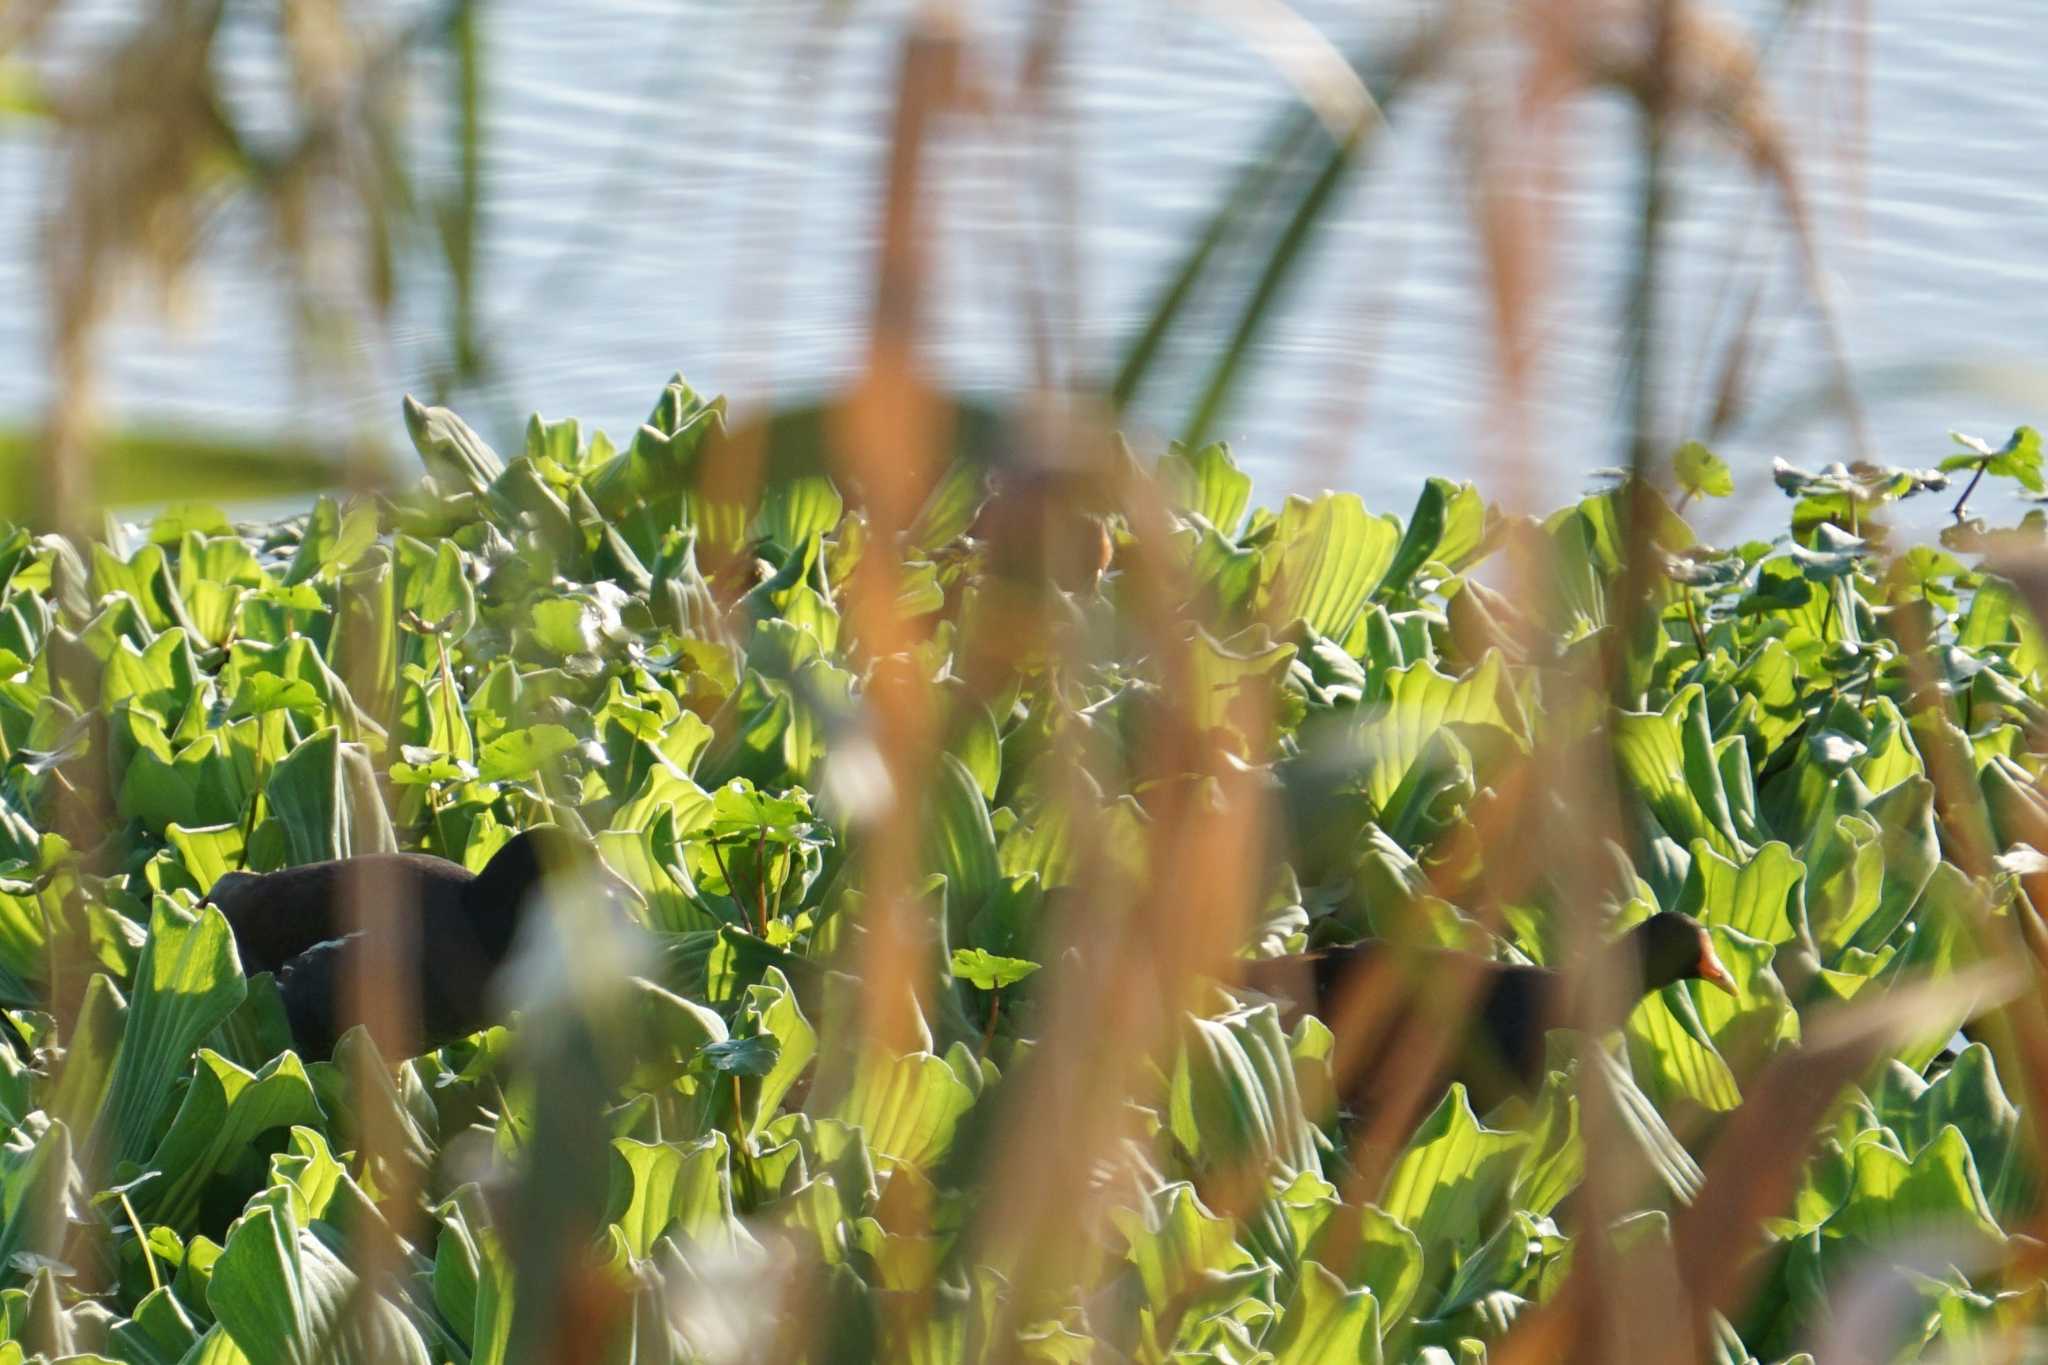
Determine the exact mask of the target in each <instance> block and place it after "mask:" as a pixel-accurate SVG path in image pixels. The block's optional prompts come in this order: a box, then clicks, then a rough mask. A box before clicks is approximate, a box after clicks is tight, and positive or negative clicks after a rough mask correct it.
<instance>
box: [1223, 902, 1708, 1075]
mask: <svg viewBox="0 0 2048 1365" xmlns="http://www.w3.org/2000/svg"><path fill="white" fill-rule="evenodd" d="M1601 951H1602V954H1603V957H1602V960H1600V961H1598V962H1596V963H1593V964H1591V966H1592V969H1593V970H1594V971H1598V972H1604V973H1608V974H1609V975H1608V979H1609V980H1618V981H1623V982H1627V983H1631V984H1633V983H1640V984H1641V988H1642V990H1641V993H1642V994H1643V995H1648V994H1649V993H1650V992H1652V991H1656V990H1662V989H1663V988H1664V987H1666V986H1669V985H1671V984H1673V983H1674V982H1678V981H1707V982H1711V983H1713V984H1714V985H1716V986H1718V987H1720V988H1721V989H1722V990H1724V991H1726V992H1728V993H1729V994H1730V995H1734V994H1736V988H1735V982H1734V979H1733V978H1732V977H1730V976H1729V974H1728V969H1727V967H1725V966H1724V965H1722V962H1721V959H1720V957H1719V956H1718V955H1717V954H1716V953H1715V952H1714V943H1713V939H1712V938H1711V937H1709V935H1708V934H1707V930H1706V927H1705V926H1704V925H1702V924H1701V923H1700V922H1699V921H1698V920H1695V919H1693V918H1692V917H1691V916H1689V915H1680V914H1674V913H1670V912H1666V913H1663V914H1658V915H1652V916H1651V917H1650V918H1648V919H1646V920H1644V921H1643V922H1642V923H1641V924H1638V925H1636V926H1635V927H1634V928H1633V929H1630V930H1629V931H1628V932H1627V933H1625V934H1623V935H1621V937H1620V938H1618V939H1617V940H1615V941H1614V942H1613V943H1610V944H1608V945H1607V946H1606V947H1605V948H1604V949H1602V950H1601ZM1243 965H1244V968H1245V970H1244V974H1243V978H1242V979H1243V981H1244V984H1246V985H1248V986H1249V987H1250V988H1251V989H1252V990H1254V991H1257V992H1258V993H1259V994H1261V995H1265V996H1269V997H1272V998H1274V999H1275V1000H1276V1001H1279V1002H1281V1003H1282V1004H1283V1006H1285V1008H1284V1009H1283V1014H1284V1015H1286V1016H1287V1017H1288V1018H1289V1021H1290V1022H1292V1019H1293V1018H1294V1017H1295V1016H1298V1015H1299V1014H1301V1013H1304V1012H1306V1013H1313V1014H1315V1015H1316V1016H1317V1017H1319V1018H1320V1019H1322V1020H1323V1022H1324V1023H1326V1024H1327V1025H1329V1027H1330V1030H1331V1032H1332V1033H1334V1034H1335V1035H1336V1039H1337V1050H1336V1056H1335V1058H1334V1059H1333V1064H1334V1066H1335V1070H1336V1075H1337V1085H1338V1091H1339V1098H1340V1099H1341V1100H1342V1101H1343V1102H1344V1104H1345V1107H1347V1108H1349V1109H1352V1110H1354V1111H1360V1110H1364V1109H1367V1108H1370V1107H1371V1104H1372V1101H1373V1099H1374V1098H1375V1096H1376V1094H1377V1093H1379V1092H1380V1091H1381V1090H1383V1088H1384V1087H1385V1086H1386V1084H1387V1083H1388V1080H1389V1078H1390V1077H1391V1076H1392V1075H1393V1074H1394V1073H1395V1071H1396V1070H1398V1068H1399V1067H1400V1066H1401V1064H1402V1061H1403V1059H1402V1058H1401V1057H1399V1056H1397V1055H1395V1049H1396V1047H1397V1045H1398V1044H1399V1042H1400V1040H1401V1039H1402V1037H1403V1035H1406V1034H1409V1029H1408V1027H1407V1025H1408V1023H1409V1019H1410V1017H1411V1016H1415V1015H1421V1016H1424V1017H1425V1018H1429V1019H1430V1021H1431V1022H1432V1023H1439V1024H1441V1025H1442V1026H1443V1027H1444V1028H1447V1029H1449V1030H1451V1032H1452V1034H1453V1036H1452V1037H1451V1038H1450V1039H1449V1040H1448V1041H1449V1046H1448V1047H1447V1048H1446V1049H1445V1050H1444V1052H1443V1054H1442V1056H1441V1061H1440V1065H1439V1067H1438V1072H1439V1075H1440V1076H1441V1079H1442V1083H1443V1084H1445V1085H1448V1084H1449V1083H1450V1082H1452V1081H1462V1082H1464V1083H1465V1086H1466V1089H1467V1090H1468V1091H1469V1092H1470V1093H1471V1095H1472V1099H1473V1104H1474V1107H1475V1108H1476V1109H1478V1110H1479V1112H1482V1113H1483V1112H1485V1110H1486V1109H1487V1108H1491V1107H1492V1105H1493V1104H1494V1103H1496V1102H1497V1101H1499V1100H1501V1099H1504V1098H1506V1097H1507V1096H1509V1095H1511V1094H1515V1093H1528V1092H1530V1091H1533V1090H1535V1089H1536V1088H1537V1087H1539V1086H1540V1085H1541V1084H1542V1082H1543V1076H1544V1048H1543V1035H1544V1031H1545V1030H1546V1029H1548V1028H1552V1027H1556V1026H1559V1025H1563V1024H1565V1023H1567V1022H1568V1021H1569V1020H1570V1018H1571V1017H1572V1015H1571V1009H1570V1005H1571V1001H1570V1000H1569V999H1568V998H1567V986H1568V983H1569V981H1570V978H1569V977H1568V976H1567V975H1566V974H1565V973H1563V972H1559V971H1555V970H1553V969H1551V968H1548V967H1531V966H1522V965H1517V964H1513V963H1506V962H1492V961H1489V960H1487V959H1485V958H1481V957H1475V956H1473V955H1472V954H1470V953H1460V952H1454V951H1452V950H1450V949H1444V948H1431V949H1404V948H1401V947H1397V946H1395V945H1393V944H1391V943H1386V942H1382V941H1379V940H1374V939H1367V940H1365V941H1363V942H1360V943H1353V944H1348V945H1345V946H1343V947H1338V948H1327V949H1324V950H1322V951H1320V952H1313V953H1300V954H1296V955H1294V956H1292V957H1277V958H1267V959H1264V960H1262V961H1257V962H1247V963H1245V964H1243ZM1432 1016H1434V1017H1432ZM1410 1041H1411V1042H1412V1038H1411V1040H1410Z"/></svg>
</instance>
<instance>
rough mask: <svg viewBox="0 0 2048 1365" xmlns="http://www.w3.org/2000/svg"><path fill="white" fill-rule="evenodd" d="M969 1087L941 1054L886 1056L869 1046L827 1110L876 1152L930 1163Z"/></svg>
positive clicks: (948, 1136) (967, 1099)
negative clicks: (840, 1094)
mask: <svg viewBox="0 0 2048 1365" xmlns="http://www.w3.org/2000/svg"><path fill="white" fill-rule="evenodd" d="M973 1104H974V1092H973V1091H972V1090H969V1089H968V1088H967V1087H966V1086H965V1085H964V1084H962V1083H961V1081H960V1078H959V1077H957V1076H955V1075H954V1074H953V1068H951V1067H949V1066H947V1065H946V1061H945V1059H944V1058H943V1057H937V1056H934V1055H933V1054H931V1053H929V1052H914V1053H911V1054H909V1055H907V1056H903V1057H888V1056H884V1055H883V1054H881V1053H879V1052H877V1051H875V1050H873V1049H872V1048H870V1049H869V1050H867V1051H865V1052H863V1053H862V1054H861V1056H860V1060H859V1062H858V1063H857V1064H856V1065H855V1067H854V1071H853V1080H852V1084H851V1086H850V1087H849V1088H848V1090H847V1093H846V1094H845V1095H844V1096H843V1097H842V1098H841V1099H840V1100H839V1101H838V1102H837V1103H836V1104H835V1105H833V1106H832V1107H831V1109H830V1111H829V1112H830V1115H831V1117H833V1118H836V1119H838V1120H840V1121H841V1122H843V1123H845V1124H847V1125H848V1126H849V1127H853V1128H858V1129H859V1130H860V1131H861V1132H862V1133H863V1134H865V1135H866V1137H867V1143H868V1146H869V1147H870V1148H871V1149H872V1150H873V1151H874V1152H875V1154H876V1155H878V1156H882V1157H886V1158H888V1159H890V1160H891V1161H896V1162H901V1163H903V1164H905V1165H908V1166H917V1167H923V1166H929V1165H930V1164H931V1163H932V1162H933V1161H934V1160H936V1159H937V1158H938V1157H939V1156H941V1155H942V1154H943V1153H944V1152H945V1150H946V1148H947V1147H948V1146H949V1145H950V1144H951V1143H952V1140H953V1130H954V1128H955V1127H957V1126H958V1125H959V1122H960V1119H961V1116H962V1115H964V1114H965V1113H966V1112H967V1111H968V1109H970V1108H971V1107H973Z"/></svg>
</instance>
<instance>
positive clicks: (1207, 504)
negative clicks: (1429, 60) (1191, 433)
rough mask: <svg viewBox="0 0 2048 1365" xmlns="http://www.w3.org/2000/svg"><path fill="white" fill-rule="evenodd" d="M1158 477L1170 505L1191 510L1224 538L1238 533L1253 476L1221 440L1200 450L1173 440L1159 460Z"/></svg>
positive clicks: (1248, 501)
mask: <svg viewBox="0 0 2048 1365" xmlns="http://www.w3.org/2000/svg"><path fill="white" fill-rule="evenodd" d="M1159 481H1160V483H1161V484H1162V485H1164V487H1165V491H1166V498H1167V501H1168V502H1169V503H1170V504H1171V505H1172V506H1174V507H1176V508H1178V509H1179V510H1181V511H1183V512H1192V513H1193V514H1194V515H1196V516H1198V517H1200V518H1201V519H1202V520H1203V521H1206V522H1208V523H1209V525H1210V526H1212V527H1214V528H1215V529H1216V530H1217V532H1218V533H1219V534H1221V535H1222V536H1224V537H1225V538H1226V539H1228V538H1230V537H1232V536H1234V535H1236V534H1237V528H1238V526H1239V525H1240V524H1241V523H1242V522H1243V521H1244V509H1245V507H1246V506H1247V505H1248V504H1249V503H1250V502H1251V495H1252V476H1251V475H1249V474H1247V473H1245V472H1243V471H1242V470H1240V469H1239V468H1238V467H1237V461H1236V460H1234V459H1232V458H1231V455H1230V447H1229V446H1227V445H1225V444H1224V443H1223V442H1221V441H1216V442H1212V443H1210V444H1209V445H1205V446H1203V447H1201V448H1200V449H1199V450H1189V449H1188V448H1187V447H1186V446H1183V445H1181V444H1180V443H1179V442H1175V443H1174V444H1173V445H1172V446H1171V447H1169V448H1168V450H1167V452H1166V454H1165V455H1164V456H1163V457H1161V459H1160V461H1159Z"/></svg>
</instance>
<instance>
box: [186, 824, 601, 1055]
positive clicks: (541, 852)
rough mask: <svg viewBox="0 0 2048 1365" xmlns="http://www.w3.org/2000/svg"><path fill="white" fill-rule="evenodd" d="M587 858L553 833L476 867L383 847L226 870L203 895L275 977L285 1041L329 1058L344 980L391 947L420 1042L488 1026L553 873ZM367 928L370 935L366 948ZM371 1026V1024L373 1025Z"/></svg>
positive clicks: (252, 958)
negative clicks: (375, 949)
mask: <svg viewBox="0 0 2048 1365" xmlns="http://www.w3.org/2000/svg"><path fill="white" fill-rule="evenodd" d="M581 857H587V853H585V852H584V851H583V850H580V849H578V848H577V847H576V845H575V841H573V840H572V839H570V838H569V836H567V835H564V834H562V833H560V832H559V831H555V830H548V829H539V830H528V831H526V832H525V833H523V834H519V835H517V836H515V837H514V838H513V839H512V840H511V841H510V842H508V843H507V844H506V845H505V846H504V847H503V848H501V849H499V850H498V852H497V853H496V855H494V856H493V857H492V859H491V861H490V862H489V864H487V865H486V866H485V868H484V870H483V871H482V872H480V873H472V872H470V871H469V869H467V868H465V867H463V866H462V865H460V864H459V863H453V862H449V861H448V860H447V859H445V858H435V857H431V856H428V855H425V854H419V853H379V854H368V855H364V856H361V857H355V858H346V859H339V860H335V861H332V862H323V863H309V864H306V865H304V866H301V867H289V868H284V869H281V870H279V871H276V872H267V873H261V874H248V873H233V874H230V875H229V876H227V877H223V878H222V879H221V880H220V881H219V882H218V883H216V884H215V886H214V888H213V890H212V892H211V894H210V895H209V896H208V900H210V901H211V902H212V903H213V904H214V905H216V906H218V907H219V908H220V911H221V913H222V915H224V916H225V917H226V919H227V921H228V927H229V928H230V929H232V930H233V931H234V936H235V947H236V950H237V952H238V953H239V954H240V955H241V959H242V970H243V971H244V972H245V973H247V974H249V975H252V976H253V975H255V974H256V973H258V972H270V973H272V974H273V975H274V976H275V977H276V979H277V987H278V994H279V996H280V998H281V999H282V1000H283V1002H284V1009H285V1017H286V1018H287V1019H288V1020H289V1021H290V1024H291V1029H292V1037H293V1039H294V1042H295V1044H296V1045H297V1047H298V1049H299V1051H300V1052H301V1053H303V1054H304V1055H306V1056H307V1057H313V1058H320V1057H326V1056H327V1055H329V1054H330V1053H331V1052H332V1051H333V1048H334V1044H335V1042H336V1040H337V1039H338V1037H339V1036H340V1034H341V1033H342V1032H343V1031H344V1030H345V1029H346V1027H347V1024H348V1022H349V1020H348V1019H347V1017H346V1015H347V1009H346V1003H345V998H344V991H343V988H342V981H343V978H344V975H345V974H346V973H348V972H351V971H353V970H354V969H355V967H356V965H357V964H358V963H361V962H364V961H367V960H369V958H370V956H371V954H370V953H369V951H368V950H369V949H370V948H371V947H372V946H387V947H388V948H389V949H391V950H392V951H393V952H394V953H395V960H396V961H397V962H398V963H399V964H400V970H401V971H406V970H410V973H411V976H412V979H411V981H409V982H408V981H405V980H404V979H402V978H401V980H399V981H397V982H394V983H392V984H393V985H395V986H397V987H399V988H400V989H405V990H408V991H410V992H411V998H412V1001H413V1003H414V1005H415V1007H416V1009H417V1015H418V1025H419V1035H418V1036H419V1041H420V1042H421V1043H423V1044H424V1045H425V1046H427V1047H435V1046H438V1045H440V1044H442V1043H445V1042H448V1041H451V1040H453V1039H456V1038H460V1037H463V1036H464V1035H466V1034H469V1033H474V1032H475V1031H476V1030H478V1029H480V1028H483V1027H485V1026H486V1025H487V1024H489V1023H491V1022H492V1017H493V1010H492V979H493V977H494V976H495V975H496V973H497V970H498V968H499V967H500V966H502V965H503V964H504V962H505V960H506V958H507V957H508V956H510V954H511V951H512V945H513V942H514V940H515V939H516V938H517V937H518V934H519V930H520V926H521V924H522V923H523V921H524V918H525V915H526V913H527V911H528V909H529V907H530V903H531V898H532V892H533V891H535V890H536V889H537V888H538V887H539V886H540V884H541V882H542V880H543V878H544V877H545V875H546V873H547V871H548V870H549V869H550V868H556V867H566V866H568V865H570V864H571V863H572V861H573V860H576V859H578V858H581ZM367 935H377V936H379V938H380V939H382V940H383V942H382V944H381V945H372V943H371V942H370V940H369V938H368V937H366V936H367ZM373 1022H374V1021H373Z"/></svg>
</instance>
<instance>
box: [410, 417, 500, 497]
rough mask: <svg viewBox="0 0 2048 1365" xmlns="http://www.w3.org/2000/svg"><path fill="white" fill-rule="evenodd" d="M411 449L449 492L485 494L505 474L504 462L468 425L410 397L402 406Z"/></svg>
mask: <svg viewBox="0 0 2048 1365" xmlns="http://www.w3.org/2000/svg"><path fill="white" fill-rule="evenodd" d="M403 410H404V413H405V429H406V431H407V433H408V434H410V435H411V437H412V444H413V449H415V450H417V451H419V453H420V460H421V461H422V462H423V463H424V464H425V465H426V467H427V473H428V474H430V475H431V476H433V478H434V480H435V482H437V483H439V484H441V485H443V487H445V488H446V489H447V490H448V491H450V492H470V493H475V494H478V495H482V494H484V493H488V492H489V491H490V488H491V485H492V484H494V483H496V482H497V481H498V479H499V477H500V476H502V475H503V474H504V472H505V462H504V461H503V460H500V459H499V458H498V455H497V452H496V451H494V450H492V449H491V448H490V447H489V446H487V445H485V444H484V442H483V438H482V437H480V436H478V435H477V434H476V433H475V432H474V431H471V430H470V429H469V424H468V423H467V422H464V421H463V420H462V419H461V418H460V417H457V416H456V415H455V414H454V413H453V412H450V411H449V410H448V409H447V408H430V407H426V406H424V405H423V404H421V403H419V402H417V401H416V400H415V399H414V398H413V397H412V396H411V395H410V394H408V395H407V396H406V398H405V402H404V405H403Z"/></svg>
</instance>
